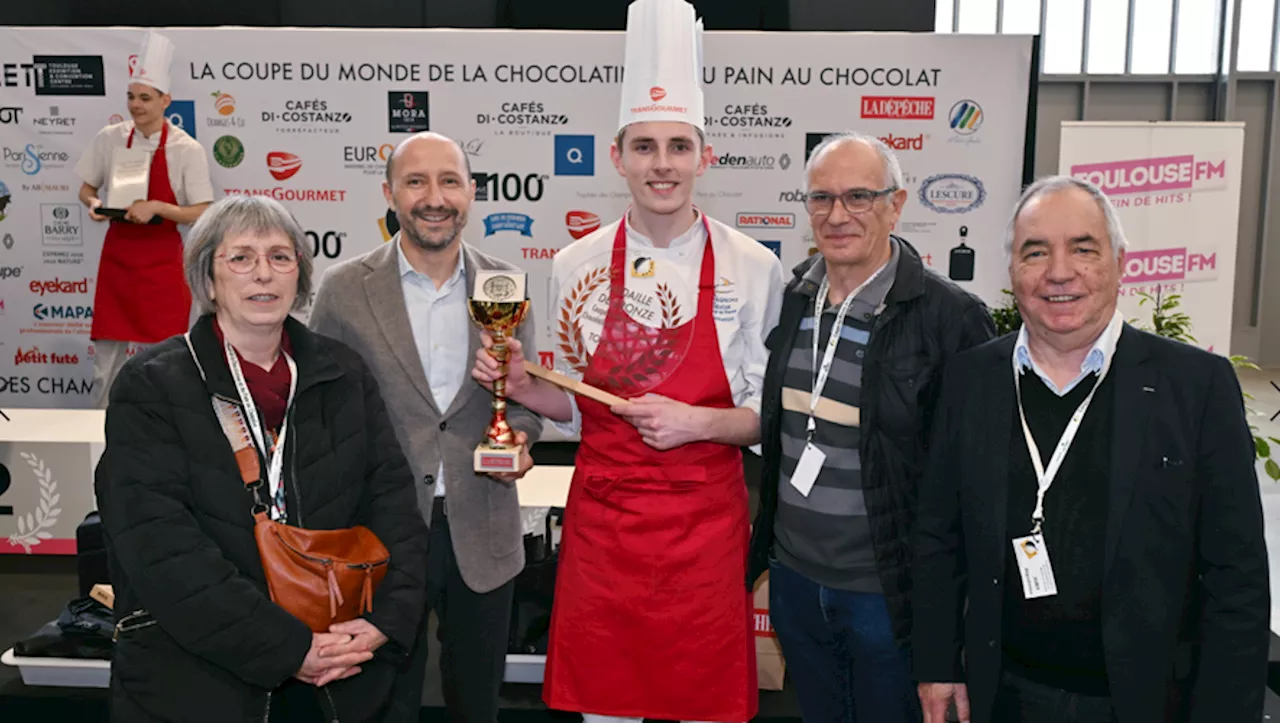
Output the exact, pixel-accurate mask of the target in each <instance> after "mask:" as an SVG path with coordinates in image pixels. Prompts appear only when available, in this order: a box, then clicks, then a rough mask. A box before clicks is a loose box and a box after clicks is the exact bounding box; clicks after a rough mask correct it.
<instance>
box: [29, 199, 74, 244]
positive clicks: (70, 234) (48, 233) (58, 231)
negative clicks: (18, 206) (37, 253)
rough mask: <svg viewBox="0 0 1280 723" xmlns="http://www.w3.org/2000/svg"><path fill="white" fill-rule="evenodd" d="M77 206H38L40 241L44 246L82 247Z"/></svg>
mask: <svg viewBox="0 0 1280 723" xmlns="http://www.w3.org/2000/svg"><path fill="white" fill-rule="evenodd" d="M80 210H81V207H80V205H79V204H69V203H42V204H40V241H41V243H42V244H43V245H45V246H83V245H84V239H83V237H82V236H81V231H82V229H83V227H82V226H81V217H80Z"/></svg>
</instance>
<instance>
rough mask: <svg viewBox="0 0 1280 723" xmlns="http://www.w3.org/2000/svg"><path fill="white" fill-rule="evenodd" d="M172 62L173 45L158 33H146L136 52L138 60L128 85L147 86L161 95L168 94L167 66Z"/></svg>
mask: <svg viewBox="0 0 1280 723" xmlns="http://www.w3.org/2000/svg"><path fill="white" fill-rule="evenodd" d="M172 61H173V43H171V42H169V39H168V38H166V37H165V36H163V35H160V34H158V33H154V32H151V31H147V34H146V36H145V37H144V38H143V39H142V48H141V49H139V50H138V60H137V63H136V64H135V65H134V66H133V72H132V73H131V74H130V78H129V82H130V83H142V84H143V85H149V86H151V87H152V88H155V89H156V90H158V91H160V92H161V93H168V92H169V88H170V83H169V65H170V63H171V62H172Z"/></svg>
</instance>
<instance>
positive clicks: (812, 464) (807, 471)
mask: <svg viewBox="0 0 1280 723" xmlns="http://www.w3.org/2000/svg"><path fill="white" fill-rule="evenodd" d="M826 460H827V454H826V452H823V451H822V450H820V449H818V448H817V447H816V446H815V445H814V444H813V442H807V443H805V445H804V452H802V453H801V454H800V461H799V462H797V463H796V471H795V472H792V473H791V486H792V487H795V488H796V491H797V492H799V493H800V494H802V495H804V496H805V497H808V496H809V490H811V489H813V483H814V482H817V481H818V473H819V472H821V471H822V463H823V462H825V461H826Z"/></svg>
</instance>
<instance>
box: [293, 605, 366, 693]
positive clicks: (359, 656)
mask: <svg viewBox="0 0 1280 723" xmlns="http://www.w3.org/2000/svg"><path fill="white" fill-rule="evenodd" d="M386 642H387V636H386V635H383V634H382V631H381V630H378V628H376V627H375V626H374V625H373V623H371V622H369V621H368V620H365V619H364V618H357V619H355V620H351V621H348V622H345V623H338V624H337V625H334V626H332V627H330V628H329V632H327V633H312V634H311V649H310V650H309V651H307V657H306V658H305V659H303V661H302V667H301V668H299V669H298V672H297V673H296V674H295V675H294V677H295V678H297V679H298V680H301V681H302V682H304V683H309V684H311V685H314V686H316V687H317V688H319V687H321V686H325V685H328V684H330V683H332V682H334V681H335V680H344V679H346V678H350V677H352V676H354V675H358V674H359V673H360V670H361V668H360V664H361V663H367V662H369V660H371V659H372V658H373V654H374V652H375V651H377V649H378V648H380V647H382V646H383V645H384V644H385V643H386Z"/></svg>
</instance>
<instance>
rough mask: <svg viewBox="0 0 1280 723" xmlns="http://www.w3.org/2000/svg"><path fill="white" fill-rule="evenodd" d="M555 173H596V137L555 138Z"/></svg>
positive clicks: (562, 174)
mask: <svg viewBox="0 0 1280 723" xmlns="http://www.w3.org/2000/svg"><path fill="white" fill-rule="evenodd" d="M555 149H556V151H555V152H556V155H555V174H556V175H557V176H594V175H596V137H595V136H561V135H558V136H556V138H555Z"/></svg>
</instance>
